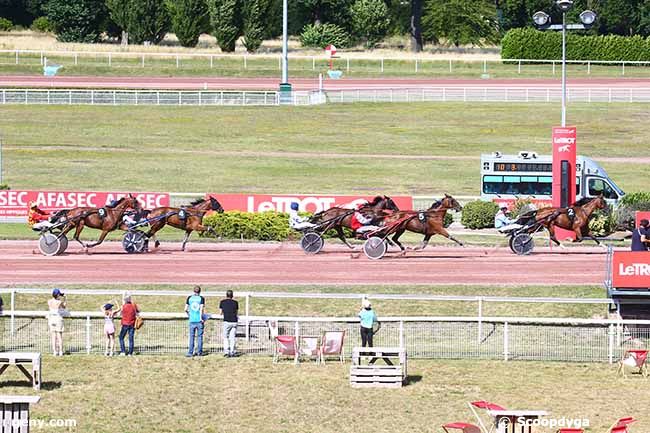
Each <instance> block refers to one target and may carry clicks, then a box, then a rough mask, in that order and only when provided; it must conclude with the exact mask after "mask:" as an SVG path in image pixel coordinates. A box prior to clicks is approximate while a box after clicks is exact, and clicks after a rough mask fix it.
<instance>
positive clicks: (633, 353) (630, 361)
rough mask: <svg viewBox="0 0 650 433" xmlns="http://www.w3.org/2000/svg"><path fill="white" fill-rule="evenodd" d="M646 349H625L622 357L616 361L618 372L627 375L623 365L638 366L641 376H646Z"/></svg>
mask: <svg viewBox="0 0 650 433" xmlns="http://www.w3.org/2000/svg"><path fill="white" fill-rule="evenodd" d="M647 361H648V350H647V349H627V350H626V351H625V353H624V354H623V357H622V358H621V360H620V361H618V370H617V371H616V372H617V373H618V374H622V375H623V377H627V374H626V372H625V367H629V368H638V369H639V374H641V376H643V377H646V378H647V377H648V365H647Z"/></svg>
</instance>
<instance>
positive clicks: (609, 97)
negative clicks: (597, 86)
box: [607, 87, 612, 102]
mask: <svg viewBox="0 0 650 433" xmlns="http://www.w3.org/2000/svg"><path fill="white" fill-rule="evenodd" d="M608 90H609V92H607V93H608V102H612V88H611V87H610V88H609V89H608Z"/></svg>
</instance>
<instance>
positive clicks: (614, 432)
mask: <svg viewBox="0 0 650 433" xmlns="http://www.w3.org/2000/svg"><path fill="white" fill-rule="evenodd" d="M636 421H637V420H635V419H634V418H632V417H631V416H628V417H625V418H619V419H618V420H617V421H616V422H615V423H614V425H613V426H612V427H611V428H610V429H609V430H608V432H609V433H629V431H628V429H627V426H629V425H630V424H632V423H633V422H636Z"/></svg>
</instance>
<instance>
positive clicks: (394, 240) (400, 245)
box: [393, 228, 405, 251]
mask: <svg viewBox="0 0 650 433" xmlns="http://www.w3.org/2000/svg"><path fill="white" fill-rule="evenodd" d="M404 231H405V230H404V229H403V228H402V229H399V230H397V231H396V232H395V235H393V242H395V245H397V246H398V247H399V249H400V250H402V251H405V248H404V245H402V244H401V242H400V241H399V238H400V236H402V235H403V234H404Z"/></svg>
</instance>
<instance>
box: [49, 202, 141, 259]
mask: <svg viewBox="0 0 650 433" xmlns="http://www.w3.org/2000/svg"><path fill="white" fill-rule="evenodd" d="M129 209H133V210H135V211H139V210H140V202H139V201H138V200H137V199H136V198H135V197H133V196H132V195H131V194H129V196H128V197H122V198H121V199H119V200H118V201H117V202H116V203H115V204H113V205H110V206H105V207H102V208H94V207H77V208H73V209H70V210H68V211H67V212H66V214H65V218H66V220H67V221H68V223H67V224H66V225H65V227H64V228H63V230H62V235H65V234H66V233H68V232H69V231H70V230H72V229H73V228H74V229H76V230H75V232H74V240H75V241H77V242H79V243H80V244H81V246H82V247H84V249H88V248H92V247H95V246H97V245H99V244H101V243H102V242H104V239H105V238H106V235H108V233H109V232H112V231H114V230H117V229H118V228H120V226H122V217H123V216H124V213H125V212H126V211H127V210H129ZM84 227H90V228H93V229H98V230H101V231H102V233H101V235H100V236H99V239H98V240H97V242H95V243H92V244H84V243H83V242H81V240H79V235H80V234H81V231H82V230H83V228H84Z"/></svg>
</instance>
